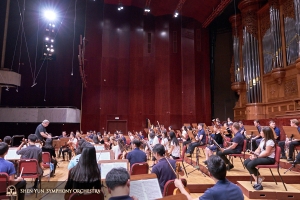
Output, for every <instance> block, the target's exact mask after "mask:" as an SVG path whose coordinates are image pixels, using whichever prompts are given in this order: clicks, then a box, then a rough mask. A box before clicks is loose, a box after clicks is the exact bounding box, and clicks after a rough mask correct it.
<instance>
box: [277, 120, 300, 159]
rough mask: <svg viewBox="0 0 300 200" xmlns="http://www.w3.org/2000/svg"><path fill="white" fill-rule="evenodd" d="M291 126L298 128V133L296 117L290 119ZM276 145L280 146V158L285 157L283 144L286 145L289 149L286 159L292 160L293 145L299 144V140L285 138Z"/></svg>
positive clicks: (299, 128)
mask: <svg viewBox="0 0 300 200" xmlns="http://www.w3.org/2000/svg"><path fill="white" fill-rule="evenodd" d="M290 122H291V127H296V128H297V129H298V132H299V133H300V126H299V121H298V120H297V119H292V120H291V121H290ZM278 145H279V146H280V149H281V157H280V159H287V157H286V155H285V149H284V147H285V146H288V150H289V155H288V159H287V160H288V161H293V154H294V150H295V146H299V145H300V140H299V139H292V140H291V139H290V138H289V139H287V140H286V141H280V142H278Z"/></svg>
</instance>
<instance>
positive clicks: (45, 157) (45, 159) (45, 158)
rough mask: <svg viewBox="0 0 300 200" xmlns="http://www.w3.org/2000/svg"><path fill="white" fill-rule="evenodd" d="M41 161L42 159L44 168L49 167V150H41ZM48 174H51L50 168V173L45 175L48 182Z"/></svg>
mask: <svg viewBox="0 0 300 200" xmlns="http://www.w3.org/2000/svg"><path fill="white" fill-rule="evenodd" d="M42 161H43V164H42V165H43V167H44V168H50V162H51V156H50V153H49V152H42ZM50 174H51V169H50V173H49V174H48V175H46V176H48V182H49V180H50Z"/></svg>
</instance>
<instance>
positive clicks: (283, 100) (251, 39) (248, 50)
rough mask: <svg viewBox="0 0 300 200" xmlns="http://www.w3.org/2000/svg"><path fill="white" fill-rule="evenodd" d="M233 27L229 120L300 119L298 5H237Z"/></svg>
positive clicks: (281, 0) (289, 1)
mask: <svg viewBox="0 0 300 200" xmlns="http://www.w3.org/2000/svg"><path fill="white" fill-rule="evenodd" d="M238 9H239V11H240V14H236V15H234V16H231V17H230V18H229V21H230V23H231V25H232V38H233V40H232V41H233V58H232V65H231V71H232V72H233V73H232V78H231V81H232V85H231V88H232V90H234V91H236V92H237V93H238V95H239V99H238V101H237V102H236V105H235V107H234V118H235V120H239V119H247V120H252V119H265V118H276V117H278V118H279V117H295V116H299V115H300V90H299V86H300V50H299V49H300V42H299V40H300V37H299V35H300V0H268V1H265V0H242V1H240V3H239V4H238Z"/></svg>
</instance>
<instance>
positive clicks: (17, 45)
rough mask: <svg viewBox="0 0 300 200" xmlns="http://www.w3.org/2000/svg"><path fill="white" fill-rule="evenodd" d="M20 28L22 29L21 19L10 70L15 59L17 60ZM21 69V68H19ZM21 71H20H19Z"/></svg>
mask: <svg viewBox="0 0 300 200" xmlns="http://www.w3.org/2000/svg"><path fill="white" fill-rule="evenodd" d="M20 29H21V21H20V24H19V29H18V34H17V40H16V44H15V49H14V55H13V58H12V61H11V66H10V70H12V67H13V65H14V61H15V55H16V51H17V46H18V41H19V34H20ZM19 69H20V68H19ZM18 73H19V72H18Z"/></svg>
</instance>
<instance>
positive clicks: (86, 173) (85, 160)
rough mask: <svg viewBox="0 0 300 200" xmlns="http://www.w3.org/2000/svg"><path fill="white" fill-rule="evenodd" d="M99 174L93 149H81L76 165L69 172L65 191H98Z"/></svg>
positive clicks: (99, 183) (99, 186) (99, 185)
mask: <svg viewBox="0 0 300 200" xmlns="http://www.w3.org/2000/svg"><path fill="white" fill-rule="evenodd" d="M100 188H101V174H100V170H99V167H98V164H97V160H96V150H95V147H87V148H83V150H82V153H81V156H80V159H79V161H78V164H77V165H76V166H75V167H73V168H72V169H71V170H70V171H69V175H68V180H67V183H66V185H65V189H100Z"/></svg>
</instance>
